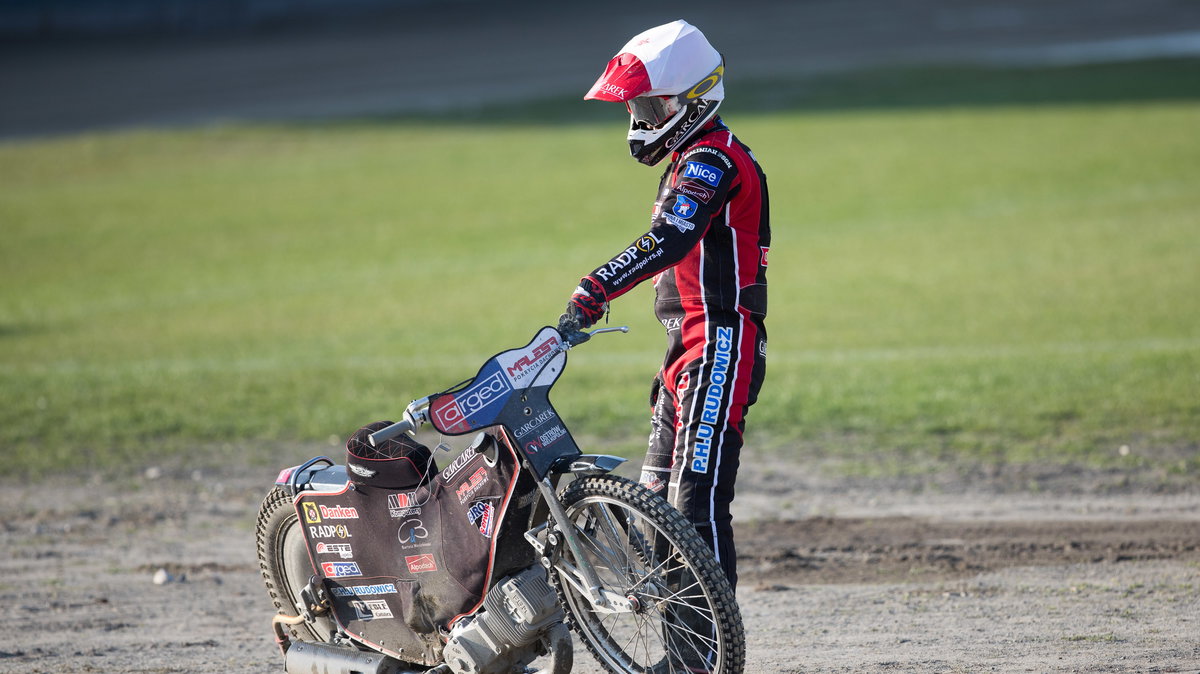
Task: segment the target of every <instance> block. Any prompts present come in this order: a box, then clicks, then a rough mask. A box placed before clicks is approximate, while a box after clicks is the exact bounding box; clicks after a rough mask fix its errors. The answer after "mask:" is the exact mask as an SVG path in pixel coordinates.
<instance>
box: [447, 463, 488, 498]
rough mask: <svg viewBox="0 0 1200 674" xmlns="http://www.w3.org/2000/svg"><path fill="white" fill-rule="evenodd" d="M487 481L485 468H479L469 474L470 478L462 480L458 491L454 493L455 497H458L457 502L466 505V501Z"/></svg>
mask: <svg viewBox="0 0 1200 674" xmlns="http://www.w3.org/2000/svg"><path fill="white" fill-rule="evenodd" d="M487 481H488V472H487V468H484V467H482V466H481V467H480V468H479V470H476V471H475V472H474V473H471V477H469V478H467V479H465V480H463V482H462V484H460V485H458V489H456V490H455V491H454V493H455V495H457V496H458V502H459V503H466V502H467V499H469V498H471V497H472V496H473V495H474V494H475V492H477V491H479V488H480V487H482V486H483V485H484V483H486V482H487Z"/></svg>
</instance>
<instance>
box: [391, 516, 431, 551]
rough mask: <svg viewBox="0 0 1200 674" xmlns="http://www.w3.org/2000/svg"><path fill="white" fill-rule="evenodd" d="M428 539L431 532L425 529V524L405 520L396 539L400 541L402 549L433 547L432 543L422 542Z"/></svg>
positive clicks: (414, 520) (397, 531) (418, 521)
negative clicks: (422, 546)
mask: <svg viewBox="0 0 1200 674" xmlns="http://www.w3.org/2000/svg"><path fill="white" fill-rule="evenodd" d="M426 538H429V530H428V529H426V528H425V523H424V522H422V521H421V520H417V519H412V520H405V521H404V522H403V523H402V524H401V525H400V528H399V529H397V530H396V539H397V540H399V541H400V547H402V548H415V547H418V546H421V545H432V544H431V543H422V542H421V541H423V540H425V539H426Z"/></svg>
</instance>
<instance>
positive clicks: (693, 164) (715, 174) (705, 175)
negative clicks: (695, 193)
mask: <svg viewBox="0 0 1200 674" xmlns="http://www.w3.org/2000/svg"><path fill="white" fill-rule="evenodd" d="M724 176H725V172H724V171H722V170H721V169H719V168H716V167H714V166H709V165H708V164H703V163H701V162H698V161H690V162H687V164H685V165H684V169H683V177H684V178H695V179H697V180H701V181H703V182H706V183H708V184H709V185H712V186H713V187H716V186H717V185H720V184H721V178H723V177H724Z"/></svg>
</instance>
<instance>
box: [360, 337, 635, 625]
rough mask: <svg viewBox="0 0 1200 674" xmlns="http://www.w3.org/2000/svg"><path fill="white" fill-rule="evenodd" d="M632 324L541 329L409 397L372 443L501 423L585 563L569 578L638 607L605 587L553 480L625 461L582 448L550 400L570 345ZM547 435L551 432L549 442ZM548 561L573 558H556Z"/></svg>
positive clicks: (599, 601)
mask: <svg viewBox="0 0 1200 674" xmlns="http://www.w3.org/2000/svg"><path fill="white" fill-rule="evenodd" d="M628 331H629V328H628V327H625V326H621V327H614V328H600V329H597V330H593V331H591V332H578V333H574V334H572V335H563V334H562V333H560V332H559V331H558V330H556V329H555V328H552V327H545V328H542V329H541V330H540V331H538V333H537V334H535V335H534V337H533V339H531V340H530V341H529V343H528V344H526V345H525V346H524V347H522V348H519V349H513V350H510V351H505V352H503V353H499V354H497V355H495V356H493V357H492V358H490V359H489V360H488V361H487V362H486V363H484V364H483V366H482V367H481V368H480V369H479V372H478V373H477V374H476V375H475V377H473V378H471V379H469V380H467V381H465V382H463V383H462V384H460V385H458V386H456V387H454V388H452V389H450V390H448V391H444V392H442V393H438V394H434V395H431V396H427V397H425V398H420V399H418V400H414V401H413V402H411V403H409V405H408V407H407V408H405V410H404V416H403V419H402V420H401V421H398V422H396V423H395V424H392V425H391V426H388V427H387V428H384V429H382V430H380V431H378V432H376V433H373V434H372V435H371V436H370V438H369V439H370V442H371V444H372V445H375V444H378V443H381V442H383V441H385V440H387V439H389V438H394V437H396V436H397V435H400V434H401V433H408V434H412V433H414V432H415V431H416V429H417V428H419V427H421V426H422V425H424V424H426V423H431V424H432V425H433V426H434V427H435V428H436V429H437V430H439V431H440V432H442V433H445V434H447V435H463V434H465V433H469V432H471V431H475V430H480V429H481V428H485V427H491V426H499V427H500V428H501V429H502V431H503V432H502V437H503V438H504V441H505V442H506V443H507V444H508V445H509V447H510V448H512V449H513V451H514V453H515V454H516V455H517V456H518V457H519V460H520V462H521V468H523V469H525V470H528V471H529V472H530V473H532V474H533V476H534V477H535V478H536V483H537V488H538V491H539V493H540V494H541V496H542V500H543V501H544V502H545V504H546V507H547V508H548V510H549V515H550V518H551V520H552V521H553V522H554V525H555V527H554V529H555V530H556V531H558V532H561V534H562V537H563V542H564V543H565V544H566V545H567V547H568V548H570V550H571V552H572V555H573V557H574V558H575V559H576V560H577V561H578V563H579V568H578V569H576V568H574V567H571V566H570V565H566V566H567V567H568V568H566V569H564V570H565V571H568V573H565V574H564V577H565V578H568V580H569V582H571V583H572V584H574V585H576V586H577V589H578V590H579V591H580V592H582V593H584V594H585V595H586V596H587V598H588V600H589V601H591V602H592V603H593V604H594V605H595V606H596V607H598V608H607V609H610V610H617V611H622V610H632V606H631V605H630V603H629V601H628V600H627V599H626V598H625V597H623V596H621V595H618V594H616V593H613V592H609V591H607V590H605V589H604V587H603V584H602V583H601V582H600V578H599V575H598V574H597V573H596V570H595V569H594V568H593V567H592V564H591V563H590V562H589V561H588V559H587V555H585V554H584V551H583V547H582V544H581V542H580V540H579V537H578V536H577V535H576V534H575V527H574V525H573V524H572V523H571V520H570V517H569V516H568V515H567V513H566V511H565V510H564V509H563V507H562V504H561V503H560V502H559V500H558V495H557V493H556V492H555V479H552V478H557V477H558V476H560V475H563V474H568V473H570V474H576V475H588V474H590V475H595V474H601V473H607V472H610V471H612V470H613V469H615V468H616V467H617V466H619V465H620V464H621V463H623V462H624V461H625V460H624V459H622V458H620V457H615V456H608V455H584V454H583V453H582V452H580V450H579V447H578V446H577V445H576V444H575V441H574V439H573V438H572V437H571V434H570V432H569V431H568V430H567V428H566V426H565V424H563V423H562V421H561V419H560V418H559V417H558V414H557V412H555V411H554V407H553V405H551V404H550V399H549V392H550V388H551V387H552V386H553V385H554V383H555V382H556V381H557V380H558V378H559V377H560V376H562V373H563V370H564V368H565V367H566V360H567V358H566V355H567V351H568V350H569V349H571V348H572V347H573V346H575V345H578V344H582V343H583V342H585V341H587V340H589V339H591V338H592V337H593V336H595V335H598V334H603V333H609V332H622V333H624V332H628ZM543 429H547V430H544V431H543ZM539 433H540V434H539ZM534 436H536V437H534ZM548 437H550V438H552V439H551V440H550V441H549V442H546V441H545V439H546V438H548ZM539 528H540V527H539ZM535 531H536V529H535ZM530 534H533V532H532V531H531V532H530ZM530 534H527V535H526V539H527V540H529V541H530V543H531V544H532V545H534V547H535V549H537V551H538V554H539V555H541V556H542V557H543V558H544V559H546V557H545V554H546V546H540V545H538V539H537V537H536V536H535V535H530ZM543 563H547V564H566V563H565V562H562V561H561V560H557V559H550V560H548V561H546V562H543ZM576 577H578V579H577V578H576Z"/></svg>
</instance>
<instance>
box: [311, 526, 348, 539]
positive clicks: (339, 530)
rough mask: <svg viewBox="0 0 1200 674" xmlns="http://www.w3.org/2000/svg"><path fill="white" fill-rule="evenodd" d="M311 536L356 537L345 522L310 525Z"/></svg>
mask: <svg viewBox="0 0 1200 674" xmlns="http://www.w3.org/2000/svg"><path fill="white" fill-rule="evenodd" d="M308 537H309V538H354V537H353V536H351V535H350V530H349V529H347V528H346V525H345V524H315V525H310V526H309V527H308Z"/></svg>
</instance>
